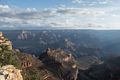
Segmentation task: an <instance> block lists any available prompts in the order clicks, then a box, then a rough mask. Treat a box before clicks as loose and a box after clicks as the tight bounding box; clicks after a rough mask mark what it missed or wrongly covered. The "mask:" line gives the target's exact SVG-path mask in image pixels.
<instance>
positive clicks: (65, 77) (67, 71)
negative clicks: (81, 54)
mask: <svg viewBox="0 0 120 80" xmlns="http://www.w3.org/2000/svg"><path fill="white" fill-rule="evenodd" d="M40 60H41V61H42V62H43V64H44V65H46V68H47V69H48V70H49V71H51V72H52V73H53V74H54V75H55V76H56V77H57V78H58V79H60V80H76V79H77V74H78V67H77V64H76V60H75V58H74V57H73V56H72V54H68V53H65V52H64V51H62V50H61V49H56V50H53V49H48V50H47V51H46V52H45V53H44V54H42V55H41V56H40Z"/></svg>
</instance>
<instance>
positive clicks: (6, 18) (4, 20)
mask: <svg viewBox="0 0 120 80" xmlns="http://www.w3.org/2000/svg"><path fill="white" fill-rule="evenodd" d="M118 10H120V8H119V7H118V8H68V7H58V8H50V9H44V10H37V9H35V8H26V9H22V8H14V7H12V8H11V7H9V6H7V5H0V26H1V27H4V26H5V27H6V26H8V27H12V28H15V27H18V26H19V27H20V26H21V27H23V26H35V27H44V26H45V27H47V26H50V27H68V28H92V29H93V28H105V27H107V26H110V25H109V24H106V23H105V22H106V21H108V22H107V23H111V22H112V21H110V19H114V20H116V16H120V15H116V14H115V13H114V12H116V11H118ZM111 13H112V14H111ZM115 15H116V16H115ZM108 19H109V20H108ZM118 20H119V19H118ZM116 24H117V23H115V24H114V23H113V24H112V25H116ZM117 25H118V24H117Z"/></svg>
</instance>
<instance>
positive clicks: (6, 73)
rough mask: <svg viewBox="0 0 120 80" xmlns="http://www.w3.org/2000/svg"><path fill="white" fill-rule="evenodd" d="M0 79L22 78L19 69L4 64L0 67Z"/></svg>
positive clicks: (13, 79)
mask: <svg viewBox="0 0 120 80" xmlns="http://www.w3.org/2000/svg"><path fill="white" fill-rule="evenodd" d="M0 80H23V78H22V75H21V70H19V69H16V68H15V67H14V66H13V65H6V66H3V67H1V68H0Z"/></svg>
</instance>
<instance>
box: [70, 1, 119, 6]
mask: <svg viewBox="0 0 120 80" xmlns="http://www.w3.org/2000/svg"><path fill="white" fill-rule="evenodd" d="M71 1H72V2H73V3H78V4H80V5H82V6H98V5H110V4H112V3H113V2H114V1H117V0H71Z"/></svg>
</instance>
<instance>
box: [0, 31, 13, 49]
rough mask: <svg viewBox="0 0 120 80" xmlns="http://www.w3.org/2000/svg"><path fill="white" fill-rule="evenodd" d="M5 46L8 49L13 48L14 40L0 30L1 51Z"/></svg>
mask: <svg viewBox="0 0 120 80" xmlns="http://www.w3.org/2000/svg"><path fill="white" fill-rule="evenodd" d="M3 48H5V49H6V50H12V42H11V41H9V40H8V39H7V38H5V37H4V36H3V33H2V32H0V51H1V50H3Z"/></svg>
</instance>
